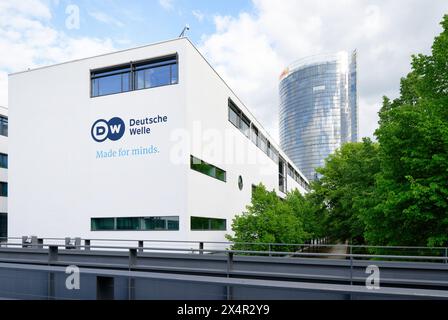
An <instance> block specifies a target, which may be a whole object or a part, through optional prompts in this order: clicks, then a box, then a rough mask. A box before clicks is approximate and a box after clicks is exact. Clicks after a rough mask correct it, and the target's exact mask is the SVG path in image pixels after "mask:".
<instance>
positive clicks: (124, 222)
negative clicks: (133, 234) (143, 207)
mask: <svg viewBox="0 0 448 320" xmlns="http://www.w3.org/2000/svg"><path fill="white" fill-rule="evenodd" d="M140 229H141V228H140V218H117V230H129V231H131V230H140Z"/></svg>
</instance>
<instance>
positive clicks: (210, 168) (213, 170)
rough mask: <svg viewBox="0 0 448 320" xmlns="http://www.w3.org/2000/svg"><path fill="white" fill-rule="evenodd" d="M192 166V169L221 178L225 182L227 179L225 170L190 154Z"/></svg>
mask: <svg viewBox="0 0 448 320" xmlns="http://www.w3.org/2000/svg"><path fill="white" fill-rule="evenodd" d="M190 167H191V169H192V170H194V171H197V172H200V173H203V174H205V175H207V176H209V177H212V178H215V179H218V180H221V181H223V182H226V181H227V177H226V176H227V173H226V172H225V171H224V170H222V169H220V168H218V167H215V166H214V165H212V164H209V163H207V162H204V161H202V160H201V159H198V158H196V157H194V156H190Z"/></svg>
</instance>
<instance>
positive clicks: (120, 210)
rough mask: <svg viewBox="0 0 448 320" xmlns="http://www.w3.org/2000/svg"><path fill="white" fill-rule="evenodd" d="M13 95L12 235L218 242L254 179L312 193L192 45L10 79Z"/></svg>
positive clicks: (282, 190) (179, 42) (178, 43)
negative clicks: (307, 190)
mask: <svg viewBox="0 0 448 320" xmlns="http://www.w3.org/2000/svg"><path fill="white" fill-rule="evenodd" d="M9 90H10V91H9V98H10V103H9V105H10V110H11V114H10V121H11V129H10V132H11V134H10V155H11V159H12V161H11V165H10V171H11V175H10V176H11V179H10V212H11V215H10V219H9V221H8V226H9V230H10V231H9V234H10V235H13V236H23V235H28V236H29V235H35V236H38V237H42V238H44V237H82V238H87V239H98V238H102V239H104V238H106V239H135V240H139V239H141V240H142V239H157V240H176V241H177V240H194V241H207V240H209V241H222V240H225V235H226V234H230V233H231V223H232V219H233V217H234V216H235V215H236V214H241V213H242V212H243V211H244V210H245V207H246V205H248V204H249V203H250V201H251V196H252V190H253V187H254V186H256V185H258V184H259V183H263V184H264V185H265V186H266V188H267V189H268V190H275V191H276V192H277V194H278V195H279V197H284V196H285V195H286V193H287V192H288V191H291V190H295V189H297V190H299V191H300V192H302V193H305V192H306V189H307V185H308V181H307V180H306V178H305V177H304V175H303V174H301V173H300V171H299V169H298V168H297V167H296V166H295V165H294V164H293V163H292V161H291V160H290V159H289V158H288V157H287V156H286V154H285V153H284V152H283V151H282V150H280V148H279V146H277V145H276V144H275V143H274V142H273V140H272V138H271V137H270V136H269V134H268V133H267V132H266V130H264V128H263V127H262V125H261V124H260V123H259V122H258V121H257V120H256V119H255V118H254V117H253V116H252V114H251V113H250V111H249V110H248V109H247V108H246V106H245V105H244V104H243V103H242V102H241V101H240V100H239V99H238V97H237V96H236V95H235V93H234V92H233V91H232V90H231V89H230V88H229V87H228V86H227V85H226V83H225V82H224V81H223V80H222V79H221V78H220V76H219V75H218V74H217V73H216V72H215V71H214V69H213V68H212V67H211V66H210V65H209V64H208V62H207V61H206V60H205V59H204V58H203V56H202V55H201V54H200V53H199V51H198V50H197V49H196V48H195V47H194V45H192V43H191V42H190V41H189V40H188V39H187V38H180V39H175V40H171V41H166V42H162V43H157V44H153V45H149V46H144V47H139V48H135V49H130V50H124V51H119V52H115V53H111V54H107V55H101V56H97V57H92V58H87V59H82V60H77V61H72V62H67V63H63V64H59V65H54V66H49V67H44V68H40V69H36V70H31V71H25V72H21V73H16V74H12V75H10V77H9ZM24 92H26V94H24ZM31 128H32V129H31ZM23 199H26V201H23Z"/></svg>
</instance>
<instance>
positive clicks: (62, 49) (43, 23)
mask: <svg viewBox="0 0 448 320" xmlns="http://www.w3.org/2000/svg"><path fill="white" fill-rule="evenodd" d="M45 3H46V2H44V1H37V0H25V1H9V0H1V1H0V52H1V53H2V55H1V59H0V105H7V104H8V87H7V74H8V73H11V72H17V71H22V70H26V69H27V68H35V67H39V66H42V65H47V64H53V63H58V62H63V61H67V60H72V59H78V58H81V57H86V56H90V55H96V54H100V53H105V52H110V51H113V50H114V44H113V42H112V40H110V39H96V38H89V37H77V38H74V37H70V36H69V35H67V34H66V33H65V32H64V31H60V30H56V29H54V28H53V27H52V26H51V17H52V16H51V11H50V9H49V7H48V6H46V5H45Z"/></svg>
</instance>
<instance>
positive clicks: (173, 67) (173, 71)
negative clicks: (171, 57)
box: [171, 63, 179, 84]
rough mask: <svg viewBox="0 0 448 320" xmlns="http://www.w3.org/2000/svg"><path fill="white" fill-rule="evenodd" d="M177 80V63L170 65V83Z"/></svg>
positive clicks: (174, 82)
mask: <svg viewBox="0 0 448 320" xmlns="http://www.w3.org/2000/svg"><path fill="white" fill-rule="evenodd" d="M178 81H179V66H178V64H177V63H176V64H172V65H171V84H176V83H177V82H178Z"/></svg>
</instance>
